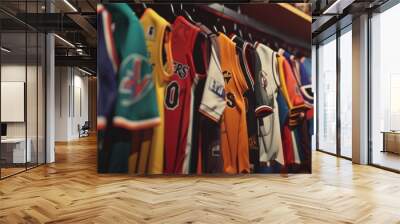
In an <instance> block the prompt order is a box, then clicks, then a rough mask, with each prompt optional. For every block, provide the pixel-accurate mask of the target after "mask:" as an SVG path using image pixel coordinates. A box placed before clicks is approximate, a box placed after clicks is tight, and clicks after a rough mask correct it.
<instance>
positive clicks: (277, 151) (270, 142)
mask: <svg viewBox="0 0 400 224" xmlns="http://www.w3.org/2000/svg"><path fill="white" fill-rule="evenodd" d="M256 51H257V53H258V55H259V56H260V60H261V69H262V73H261V74H262V76H263V77H262V78H261V80H262V87H263V88H264V89H265V90H266V93H267V94H268V95H270V96H272V97H273V100H274V103H273V105H274V106H273V113H272V114H270V115H268V116H266V117H264V118H262V122H260V121H258V130H259V135H258V143H259V148H260V162H269V161H271V160H276V161H277V162H279V163H280V164H284V157H283V148H282V138H281V129H280V123H279V109H278V103H277V101H276V97H277V95H278V87H279V85H280V82H279V73H278V66H277V64H278V63H277V60H276V52H274V51H273V50H272V49H271V48H269V47H267V46H265V45H263V44H260V43H258V44H257V46H256Z"/></svg>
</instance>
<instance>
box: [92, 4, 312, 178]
mask: <svg viewBox="0 0 400 224" xmlns="http://www.w3.org/2000/svg"><path fill="white" fill-rule="evenodd" d="M289 6H290V5H289ZM260 8H261V9H263V11H264V12H267V11H265V10H270V11H273V12H278V13H279V11H277V9H281V8H282V9H281V10H286V11H288V10H287V7H286V8H284V7H281V4H241V5H233V4H229V5H220V4H210V5H205V4H204V5H201V4H197V5H186V4H184V5H182V4H174V5H170V4H152V5H146V4H130V5H128V4H125V3H112V4H105V5H98V8H97V16H98V58H97V63H98V65H97V66H98V88H99V91H98V120H97V126H98V172H100V173H130V174H179V175H180V174H198V175H202V174H247V173H282V172H289V173H310V172H311V135H312V134H313V110H314V109H313V91H312V88H311V58H310V55H311V50H310V49H311V41H310V38H311V35H309V36H307V37H306V40H305V41H303V42H305V43H307V44H306V46H304V45H301V43H302V40H301V39H299V40H297V39H296V40H295V41H293V38H287V39H283V40H282V39H280V38H279V36H278V35H277V34H276V33H273V32H272V30H273V29H271V32H272V33H268V31H266V30H262V29H260V27H261V25H260V24H264V23H265V21H264V20H263V19H262V18H265V17H263V16H264V15H259V14H257V13H258V12H260V11H259V9H260ZM240 9H241V10H240ZM238 12H240V13H241V14H239V13H238ZM246 12H247V13H246ZM248 12H254V14H253V13H248ZM299 19H300V20H304V18H299ZM249 21H256V22H249ZM301 24H304V27H301V26H300V27H298V24H297V25H295V26H297V27H296V29H295V30H294V31H297V30H299V32H300V31H304V30H310V27H311V19H310V20H309V21H306V20H304V21H303V22H302V23H301ZM273 25H274V24H272V23H271V24H270V26H273ZM289 25H290V24H289ZM257 26H258V27H257ZM264 26H268V24H267V25H265V24H264ZM257 28H259V29H257ZM288 29H290V27H286V26H282V25H281V27H280V30H278V31H277V33H287V32H285V31H287V30H288ZM310 32H311V31H309V34H310ZM277 36H278V37H277ZM281 36H282V35H281ZM287 36H289V35H287ZM307 38H309V39H308V40H307Z"/></svg>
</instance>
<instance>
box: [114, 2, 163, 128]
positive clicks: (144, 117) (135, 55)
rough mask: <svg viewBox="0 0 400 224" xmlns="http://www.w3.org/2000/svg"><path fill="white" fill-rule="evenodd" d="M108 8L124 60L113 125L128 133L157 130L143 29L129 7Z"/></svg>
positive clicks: (156, 110) (123, 5)
mask: <svg viewBox="0 0 400 224" xmlns="http://www.w3.org/2000/svg"><path fill="white" fill-rule="evenodd" d="M106 8H107V10H109V11H110V13H111V14H112V17H113V22H114V23H115V30H114V39H115V43H116V48H117V52H118V55H119V58H120V59H121V64H120V67H119V70H118V96H117V102H116V109H115V116H114V118H113V123H114V125H115V126H117V127H121V128H125V129H128V130H139V129H144V128H149V127H154V126H155V125H158V124H159V123H160V118H159V114H158V109H157V100H156V93H155V90H154V83H153V79H152V68H151V65H150V63H149V61H148V58H147V49H146V42H145V39H144V34H143V28H142V26H141V24H140V22H139V20H138V18H137V17H136V15H135V13H134V12H133V11H132V10H131V8H130V7H129V6H128V5H127V4H125V3H116V4H107V6H106Z"/></svg>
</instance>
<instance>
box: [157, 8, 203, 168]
mask: <svg viewBox="0 0 400 224" xmlns="http://www.w3.org/2000/svg"><path fill="white" fill-rule="evenodd" d="M199 32H200V28H198V27H196V26H195V25H192V24H191V23H189V22H188V21H187V20H185V19H184V18H183V17H182V16H179V17H177V18H176V19H175V22H174V24H173V25H172V43H171V47H172V58H173V61H174V74H173V75H172V77H171V80H170V81H169V83H168V85H167V87H166V88H165V96H164V108H165V109H164V111H165V132H164V133H165V135H164V142H165V148H164V155H165V164H164V173H166V174H171V173H178V174H180V173H182V165H183V162H184V161H185V157H186V156H187V155H186V154H187V153H186V149H187V148H188V147H187V144H190V141H188V138H191V133H189V130H190V129H189V127H190V124H191V121H190V120H191V110H192V105H191V104H192V102H191V100H192V99H191V98H192V91H193V89H194V80H195V79H196V78H197V77H196V76H197V72H196V69H195V63H194V59H193V49H194V47H195V41H196V38H197V35H198V34H199ZM189 147H190V146H189Z"/></svg>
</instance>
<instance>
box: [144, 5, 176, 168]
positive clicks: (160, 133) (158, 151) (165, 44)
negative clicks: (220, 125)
mask: <svg viewBox="0 0 400 224" xmlns="http://www.w3.org/2000/svg"><path fill="white" fill-rule="evenodd" d="M140 22H141V24H142V26H143V30H144V36H145V39H146V45H147V50H148V54H149V60H150V63H151V65H152V67H153V82H154V88H155V91H156V95H157V105H158V112H159V114H160V118H161V123H160V125H158V126H157V127H155V128H154V130H153V137H152V138H151V144H150V142H142V147H141V149H140V151H141V153H140V155H141V157H140V160H141V161H140V164H143V165H141V166H139V173H145V169H146V167H147V173H149V174H162V173H163V165H164V91H165V86H166V83H167V82H166V81H167V80H168V79H169V78H170V77H171V75H172V53H171V32H170V31H171V27H170V24H169V23H168V22H167V21H166V20H165V19H164V18H162V17H161V16H159V15H158V14H157V13H156V12H155V11H154V10H153V9H150V8H147V9H146V10H145V12H144V13H143V15H142V17H141V18H140ZM147 160H148V164H147Z"/></svg>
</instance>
